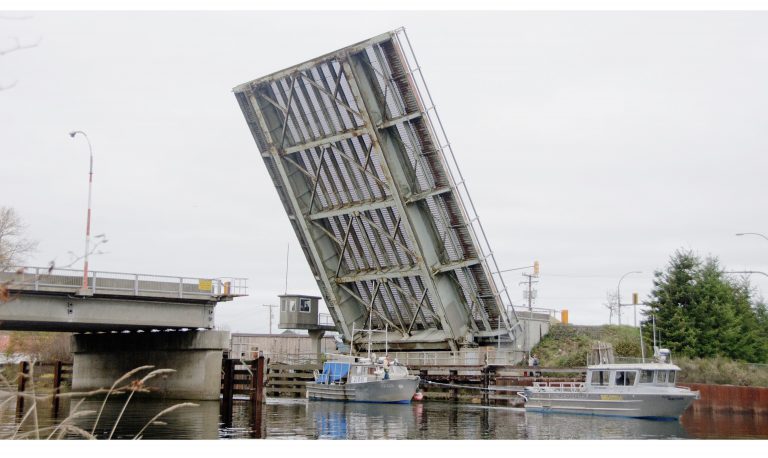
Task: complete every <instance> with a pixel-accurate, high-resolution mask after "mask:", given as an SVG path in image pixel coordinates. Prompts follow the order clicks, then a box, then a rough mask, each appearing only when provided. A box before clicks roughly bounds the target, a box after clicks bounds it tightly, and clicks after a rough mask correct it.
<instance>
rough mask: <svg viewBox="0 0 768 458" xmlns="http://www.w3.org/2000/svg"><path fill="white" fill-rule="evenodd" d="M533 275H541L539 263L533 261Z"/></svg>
mask: <svg viewBox="0 0 768 458" xmlns="http://www.w3.org/2000/svg"><path fill="white" fill-rule="evenodd" d="M533 274H534V275H539V261H533Z"/></svg>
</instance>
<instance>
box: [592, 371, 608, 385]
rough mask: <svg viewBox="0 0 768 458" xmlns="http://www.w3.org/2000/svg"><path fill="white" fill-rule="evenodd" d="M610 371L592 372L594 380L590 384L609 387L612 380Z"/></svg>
mask: <svg viewBox="0 0 768 458" xmlns="http://www.w3.org/2000/svg"><path fill="white" fill-rule="evenodd" d="M609 374H610V371H592V378H591V379H590V384H591V385H593V386H605V385H608V382H609V381H610V378H609V377H608V375H609Z"/></svg>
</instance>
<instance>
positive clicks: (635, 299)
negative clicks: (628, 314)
mask: <svg viewBox="0 0 768 458" xmlns="http://www.w3.org/2000/svg"><path fill="white" fill-rule="evenodd" d="M637 304H638V300H637V293H632V305H637Z"/></svg>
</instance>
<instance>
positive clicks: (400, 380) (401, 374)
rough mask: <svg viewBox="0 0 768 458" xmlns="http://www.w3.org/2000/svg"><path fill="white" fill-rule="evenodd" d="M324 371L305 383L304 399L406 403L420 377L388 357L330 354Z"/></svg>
mask: <svg viewBox="0 0 768 458" xmlns="http://www.w3.org/2000/svg"><path fill="white" fill-rule="evenodd" d="M332 357H333V358H334V359H332V360H330V361H326V362H325V363H323V371H322V372H319V371H318V372H316V373H315V380H314V381H313V382H307V398H308V399H314V400H328V401H352V402H382V403H400V404H407V403H409V402H411V399H413V395H414V394H415V393H416V390H417V389H418V387H419V377H418V376H416V375H409V374H408V368H407V367H405V366H404V365H402V364H400V363H399V362H398V361H397V360H395V361H391V360H390V359H389V358H387V357H381V358H376V357H375V356H374V357H372V358H363V357H359V356H346V355H332Z"/></svg>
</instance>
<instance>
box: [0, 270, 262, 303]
mask: <svg viewBox="0 0 768 458" xmlns="http://www.w3.org/2000/svg"><path fill="white" fill-rule="evenodd" d="M0 281H2V282H6V283H7V286H8V287H9V288H11V289H21V290H27V291H61V290H69V289H71V290H72V291H73V292H76V291H78V290H79V289H80V287H81V286H82V283H83V274H82V271H81V270H77V269H58V268H48V267H26V266H14V267H8V268H6V269H4V270H3V271H0ZM88 290H89V291H90V292H91V293H92V294H97V293H98V294H116V295H125V296H145V297H168V298H178V299H205V298H208V297H236V296H245V295H247V292H248V284H247V279H245V278H194V277H173V276H168V275H152V274H135V273H127V272H106V271H90V272H88Z"/></svg>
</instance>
